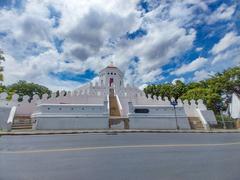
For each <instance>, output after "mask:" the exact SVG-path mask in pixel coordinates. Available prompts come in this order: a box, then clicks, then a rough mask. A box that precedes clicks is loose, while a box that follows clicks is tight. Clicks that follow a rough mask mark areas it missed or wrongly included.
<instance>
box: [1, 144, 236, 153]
mask: <svg viewBox="0 0 240 180" xmlns="http://www.w3.org/2000/svg"><path fill="white" fill-rule="evenodd" d="M231 145H240V142H230V143H217V144H149V145H147V144H145V145H144V144H143V145H122V146H96V147H78V148H62V149H60V148H59V149H41V150H20V151H0V154H28V153H48V152H67V151H86V150H99V149H124V148H166V147H176V148H177V147H211V146H231Z"/></svg>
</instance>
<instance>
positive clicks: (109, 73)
mask: <svg viewBox="0 0 240 180" xmlns="http://www.w3.org/2000/svg"><path fill="white" fill-rule="evenodd" d="M123 78H124V74H123V72H122V71H120V69H118V68H117V67H116V66H114V65H113V64H112V63H111V64H110V65H108V66H107V67H106V68H104V69H103V70H101V71H100V72H99V81H100V84H102V85H103V86H105V87H108V88H110V87H113V85H114V87H115V89H121V88H123V87H124V81H123Z"/></svg>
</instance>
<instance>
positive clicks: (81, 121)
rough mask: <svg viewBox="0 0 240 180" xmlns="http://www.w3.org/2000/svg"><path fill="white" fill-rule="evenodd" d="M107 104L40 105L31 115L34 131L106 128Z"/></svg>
mask: <svg viewBox="0 0 240 180" xmlns="http://www.w3.org/2000/svg"><path fill="white" fill-rule="evenodd" d="M108 110H109V109H108V104H107V102H105V103H104V104H102V105H93V104H91V105H86V104H84V105H83V104H41V105H38V107H37V110H36V112H35V113H34V114H32V120H33V122H34V125H33V128H34V129H41V130H44V129H98V128H100V129H102V128H108V117H109V112H108Z"/></svg>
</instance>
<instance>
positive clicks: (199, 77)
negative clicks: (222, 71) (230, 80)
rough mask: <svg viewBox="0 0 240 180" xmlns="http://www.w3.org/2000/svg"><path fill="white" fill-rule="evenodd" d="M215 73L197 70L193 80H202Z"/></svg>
mask: <svg viewBox="0 0 240 180" xmlns="http://www.w3.org/2000/svg"><path fill="white" fill-rule="evenodd" d="M213 74H214V73H213V72H211V73H209V72H207V71H206V70H200V71H195V72H194V77H193V81H202V80H204V79H207V78H209V77H210V76H211V75H213Z"/></svg>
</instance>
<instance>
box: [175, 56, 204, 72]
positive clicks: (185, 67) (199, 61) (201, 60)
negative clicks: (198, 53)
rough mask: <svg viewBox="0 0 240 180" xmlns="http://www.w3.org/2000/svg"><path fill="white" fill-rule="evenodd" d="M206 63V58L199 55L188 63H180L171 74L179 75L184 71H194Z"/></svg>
mask: <svg viewBox="0 0 240 180" xmlns="http://www.w3.org/2000/svg"><path fill="white" fill-rule="evenodd" d="M206 63H207V59H206V58H203V57H199V58H197V59H195V60H193V61H192V62H191V63H189V64H184V65H182V66H181V67H180V68H178V69H177V70H175V71H173V72H172V73H171V74H174V75H181V74H185V73H188V72H192V71H196V70H197V69H199V68H201V67H203V66H204V65H205V64H206Z"/></svg>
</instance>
